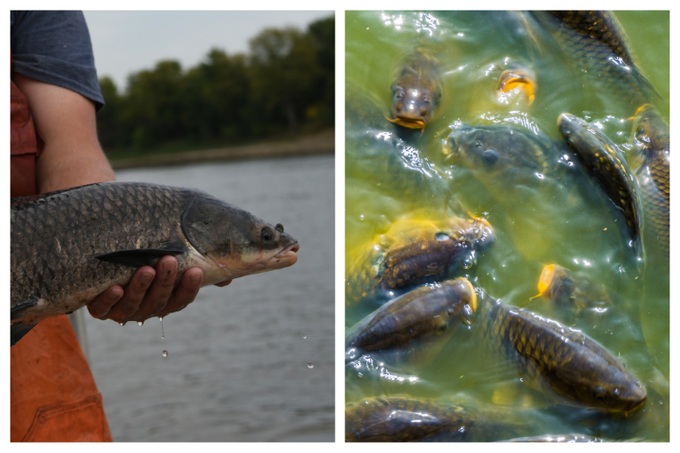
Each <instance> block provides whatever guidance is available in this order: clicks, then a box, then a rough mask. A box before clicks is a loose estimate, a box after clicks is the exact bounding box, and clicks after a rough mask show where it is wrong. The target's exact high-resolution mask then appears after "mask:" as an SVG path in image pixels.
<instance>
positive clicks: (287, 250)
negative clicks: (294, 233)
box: [274, 242, 300, 258]
mask: <svg viewBox="0 0 680 453" xmlns="http://www.w3.org/2000/svg"><path fill="white" fill-rule="evenodd" d="M299 250H300V244H299V243H298V242H294V243H292V244H290V245H288V246H286V247H284V248H283V249H282V250H281V251H280V252H279V253H277V254H276V255H274V256H275V257H277V258H280V257H282V256H287V255H291V254H297V252H298V251H299Z"/></svg>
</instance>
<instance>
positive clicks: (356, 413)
mask: <svg viewBox="0 0 680 453" xmlns="http://www.w3.org/2000/svg"><path fill="white" fill-rule="evenodd" d="M474 406H475V405H474V404H468V403H464V404H457V403H456V404H454V403H447V402H443V401H434V400H428V399H417V398H413V397H408V396H389V397H382V398H364V399H362V400H360V401H358V402H355V403H350V404H348V405H347V406H346V407H345V441H347V442H418V441H420V442H433V441H439V442H483V441H486V440H488V439H489V438H495V439H499V440H500V439H504V438H511V437H515V436H517V432H518V431H519V429H520V426H519V425H520V423H516V422H515V420H514V419H510V418H509V417H508V414H506V413H505V412H504V411H499V410H481V409H478V408H476V407H474Z"/></svg>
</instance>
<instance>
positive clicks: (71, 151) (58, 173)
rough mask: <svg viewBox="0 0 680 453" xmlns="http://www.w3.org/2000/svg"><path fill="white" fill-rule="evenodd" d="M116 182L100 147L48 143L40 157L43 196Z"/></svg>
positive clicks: (38, 166) (39, 183)
mask: <svg viewBox="0 0 680 453" xmlns="http://www.w3.org/2000/svg"><path fill="white" fill-rule="evenodd" d="M113 179H115V174H114V172H113V170H112V169H111V165H110V164H109V162H108V160H107V158H106V156H105V155H104V153H103V151H102V150H101V148H100V147H99V145H98V144H92V143H84V144H72V143H61V142H59V141H57V142H56V143H54V142H52V143H45V147H44V149H43V152H42V153H41V155H40V157H39V158H38V162H37V181H38V190H39V191H40V192H41V193H44V192H51V191H54V190H61V189H66V188H69V187H75V186H80V185H83V184H90V183H94V182H101V181H111V180H113Z"/></svg>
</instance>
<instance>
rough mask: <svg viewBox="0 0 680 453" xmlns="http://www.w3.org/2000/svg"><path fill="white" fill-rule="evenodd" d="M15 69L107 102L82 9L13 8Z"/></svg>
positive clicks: (12, 32) (12, 36)
mask: <svg viewBox="0 0 680 453" xmlns="http://www.w3.org/2000/svg"><path fill="white" fill-rule="evenodd" d="M10 27H11V36H10V40H11V47H12V71H14V72H17V73H19V74H22V75H25V76H26V77H30V78H32V79H36V80H40V81H41V82H45V83H49V84H52V85H57V86H60V87H62V88H67V89H69V90H72V91H75V92H76V93H79V94H81V95H83V96H85V97H86V98H88V99H90V100H91V101H93V102H94V103H95V105H96V107H97V109H99V108H101V107H102V105H104V97H103V96H102V92H101V88H100V87H99V80H98V78H97V70H96V68H95V66H94V55H93V54H92V43H91V41H90V32H89V30H88V29H87V24H86V23H85V17H84V16H83V13H82V12H80V11H11V12H10Z"/></svg>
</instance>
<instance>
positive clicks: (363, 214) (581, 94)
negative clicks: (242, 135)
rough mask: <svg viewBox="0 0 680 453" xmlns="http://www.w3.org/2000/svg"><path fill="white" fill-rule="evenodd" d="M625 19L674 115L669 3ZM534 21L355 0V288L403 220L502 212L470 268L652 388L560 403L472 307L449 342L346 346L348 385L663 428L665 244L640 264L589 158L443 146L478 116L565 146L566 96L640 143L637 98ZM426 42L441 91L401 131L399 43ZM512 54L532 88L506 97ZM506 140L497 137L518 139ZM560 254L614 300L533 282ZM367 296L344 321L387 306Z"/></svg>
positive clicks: (351, 399)
mask: <svg viewBox="0 0 680 453" xmlns="http://www.w3.org/2000/svg"><path fill="white" fill-rule="evenodd" d="M620 19H621V21H622V23H623V25H624V27H625V29H626V31H627V32H628V35H629V38H630V40H631V47H632V50H633V53H634V54H635V55H639V56H640V57H641V58H640V60H638V64H639V66H640V69H641V71H642V73H644V74H645V75H646V76H647V77H648V79H649V80H650V82H651V84H652V85H653V86H654V88H655V89H656V91H657V92H658V93H659V95H660V97H659V99H658V103H657V104H656V105H657V107H658V109H659V111H660V112H661V114H662V115H663V116H664V118H666V120H668V112H669V102H668V100H669V65H668V55H669V44H668V43H669V38H668V36H669V35H668V33H669V23H668V13H667V12H645V13H638V12H633V11H630V12H626V13H623V14H621V15H620ZM526 25H527V23H526V22H524V21H523V20H522V17H521V16H517V15H513V14H508V13H505V12H476V11H465V12H442V11H435V12H429V13H428V12H425V13H421V12H416V11H408V12H390V11H386V12H372V11H361V12H348V13H347V15H346V36H345V39H346V47H345V49H346V66H345V70H346V79H347V80H346V94H347V101H346V102H347V104H346V131H345V134H346V150H345V152H346V154H345V166H346V178H347V179H346V211H345V212H346V219H345V222H346V223H345V227H346V233H345V234H346V243H347V245H346V265H345V271H346V273H347V276H348V279H349V283H348V287H347V288H346V293H347V297H348V301H349V299H350V297H354V296H353V293H352V291H353V289H354V288H353V287H352V285H353V283H352V282H353V280H352V278H353V277H354V276H355V275H360V274H361V273H362V272H368V271H369V270H371V265H376V262H368V263H367V262H366V261H367V260H365V259H364V257H365V256H367V253H368V252H367V251H370V250H379V249H381V247H383V249H384V247H386V245H385V244H389V241H391V240H394V237H387V236H385V233H386V232H389V231H390V228H391V227H392V226H394V225H395V224H398V223H399V222H404V223H405V224H408V222H412V223H413V224H424V223H423V222H426V221H431V222H437V221H441V220H442V219H446V218H450V217H464V218H469V217H470V216H479V217H484V218H486V219H487V220H488V221H489V222H490V224H491V225H492V226H493V227H494V230H495V233H496V242H495V243H494V244H493V245H492V246H491V247H490V248H489V249H488V250H485V251H484V252H482V253H479V254H477V257H476V262H475V264H474V265H471V266H467V267H465V268H463V269H461V270H459V274H460V275H464V276H466V277H467V278H469V279H470V281H471V282H472V283H473V284H474V285H475V286H476V287H478V288H483V289H484V291H486V292H487V293H488V294H490V295H491V296H492V297H494V298H497V299H501V300H502V301H503V302H504V303H508V304H512V305H515V306H521V307H524V308H526V309H527V310H530V311H533V312H536V313H539V314H540V315H542V316H544V317H546V318H549V319H554V320H557V321H560V322H562V323H563V324H566V325H568V326H570V327H572V328H575V329H578V330H581V331H583V332H584V333H586V334H587V335H589V336H590V337H591V338H594V339H595V340H596V341H598V342H600V343H601V344H602V345H604V346H605V348H607V349H608V350H609V351H611V353H612V354H613V355H615V356H616V357H618V358H619V359H621V360H622V361H623V362H624V363H625V364H626V366H627V368H628V369H629V370H630V371H631V372H632V373H633V374H634V375H635V376H637V377H638V379H640V381H641V382H642V383H643V384H644V385H645V387H646V389H647V394H648V398H647V401H646V403H645V405H644V406H643V407H642V409H641V410H639V411H638V412H637V413H635V414H634V415H633V416H631V417H623V416H616V415H609V414H601V413H598V412H597V411H593V410H588V409H582V408H578V407H573V406H570V405H564V404H560V403H563V402H560V401H559V400H557V402H556V399H555V398H553V397H552V396H550V394H549V393H548V394H546V393H545V392H540V391H536V389H535V388H533V387H532V386H530V385H527V382H525V380H526V379H525V378H526V376H524V377H522V376H520V375H518V373H517V370H516V368H515V367H514V365H515V364H513V363H510V361H509V360H508V359H507V357H503V356H502V355H499V354H497V353H495V352H491V351H490V350H489V348H488V345H487V344H485V343H487V342H489V339H488V338H482V337H481V336H480V329H481V328H480V327H478V325H476V324H475V322H473V323H472V325H470V326H467V327H465V328H459V329H458V330H457V331H455V332H454V333H452V334H450V335H451V338H450V340H449V341H448V342H447V343H446V344H445V345H444V346H441V345H440V344H437V347H441V350H439V349H435V348H429V346H428V345H427V344H424V345H421V349H420V350H418V353H416V352H414V353H413V354H411V356H409V357H408V358H407V359H404V360H400V359H393V357H392V356H390V355H380V354H379V353H375V354H373V357H370V358H371V359H372V360H373V362H371V361H369V360H367V359H366V360H364V362H349V366H346V401H347V403H356V402H359V401H364V400H365V399H368V398H375V397H389V396H396V395H400V396H408V397H411V398H414V399H417V400H426V401H437V402H441V403H449V404H462V405H463V406H465V407H472V408H476V409H472V410H471V414H470V416H471V417H475V416H476V415H475V413H476V412H475V410H477V411H478V412H477V413H485V414H486V415H485V416H484V417H483V419H482V420H480V423H479V425H480V426H481V425H482V424H484V422H485V421H490V420H491V419H493V418H494V417H496V418H499V417H500V418H505V421H509V420H512V421H516V422H519V423H520V424H522V426H523V428H522V429H520V430H518V431H517V435H518V436H536V435H544V434H566V433H580V434H584V435H588V436H594V437H598V438H603V439H605V440H634V439H635V440H646V441H667V440H668V439H669V435H670V427H669V426H670V425H669V420H670V418H669V403H670V398H669V368H670V367H669V360H670V358H669V347H668V344H669V322H670V321H669V270H668V269H669V268H668V258H667V257H665V255H664V253H663V252H662V251H661V250H660V249H659V247H658V245H656V244H654V243H652V242H648V241H647V239H645V243H646V260H647V261H646V265H647V270H641V269H640V268H637V267H636V264H634V258H633V260H631V255H630V253H629V250H627V248H626V245H625V244H626V241H625V239H622V236H621V233H622V228H621V225H622V222H623V219H622V217H621V215H620V213H618V212H617V211H616V209H614V208H613V206H612V204H611V202H610V201H609V200H608V199H607V197H606V196H604V195H603V194H602V192H601V190H600V189H599V188H598V187H597V186H595V185H592V182H591V181H590V180H589V179H587V178H586V177H585V176H584V175H582V174H581V175H571V176H570V177H569V178H563V177H562V176H560V175H559V174H558V173H557V172H556V170H557V168H556V167H555V166H552V167H547V168H544V169H541V170H536V171H533V170H532V169H531V166H530V165H533V164H527V166H526V167H523V165H524V164H525V163H526V162H527V161H528V160H530V159H532V157H531V155H528V154H525V155H524V156H518V157H516V158H515V159H516V161H515V162H516V165H512V166H511V168H512V170H511V171H508V172H506V173H498V174H492V173H485V171H486V168H487V167H483V166H482V165H479V166H476V167H475V166H470V165H466V164H464V163H461V162H459V161H455V160H454V159H451V158H447V157H446V155H445V153H444V152H443V151H444V150H445V148H446V146H447V138H448V137H449V134H451V133H452V132H455V131H457V130H459V129H461V128H462V127H463V125H473V126H475V127H481V128H489V127H496V128H500V127H501V126H502V127H505V128H507V129H506V130H507V131H511V132H506V133H509V134H516V135H522V134H524V135H527V136H531V137H534V138H538V137H540V140H541V141H542V143H543V144H544V145H541V149H553V148H552V147H553V146H554V147H555V148H554V149H555V150H556V151H555V152H557V153H559V152H561V151H559V150H562V149H563V148H559V146H560V145H559V143H560V142H561V140H562V138H561V136H560V133H559V131H558V129H557V126H556V120H557V117H558V115H559V114H560V113H562V112H570V113H572V114H576V115H578V116H582V117H584V116H585V117H587V118H588V120H589V121H590V122H591V123H594V124H597V125H598V126H599V127H601V128H602V129H603V130H604V131H605V132H606V133H607V134H608V135H609V136H610V138H611V139H612V140H613V141H614V142H616V143H617V144H618V145H619V146H620V147H621V149H622V151H623V153H624V154H625V155H626V158H630V157H631V155H632V154H633V153H632V151H631V148H632V146H631V145H630V143H631V136H632V133H631V125H630V121H629V120H628V117H629V116H630V115H632V113H633V112H632V111H630V110H626V108H627V107H626V105H625V103H624V102H623V97H624V96H615V95H612V94H611V93H610V92H608V91H607V88H611V86H610V87H607V86H605V85H606V84H603V85H596V84H595V83H592V84H587V83H582V80H584V78H585V77H586V76H584V75H583V74H580V73H579V70H578V69H576V68H575V65H574V62H573V61H570V60H569V59H568V58H567V57H566V56H565V55H562V54H560V53H559V52H557V51H555V47H551V44H550V42H551V38H550V37H549V36H548V35H547V34H546V33H545V31H544V30H543V29H541V28H540V27H538V28H533V29H532V30H531V32H528V31H527V30H528V29H527V28H526ZM418 46H419V47H421V48H425V49H430V50H429V52H432V53H433V54H435V55H437V57H438V58H439V60H440V61H441V63H442V67H443V68H442V74H443V82H442V84H443V86H444V90H443V92H444V95H443V99H442V102H441V105H440V107H439V109H438V111H437V113H436V115H435V117H434V118H433V120H432V121H431V122H430V123H428V124H427V126H426V127H425V130H424V131H423V132H422V133H416V134H406V133H397V132H396V129H395V128H394V127H393V126H392V125H391V124H389V123H388V122H387V121H385V119H384V115H388V114H389V102H390V96H391V93H390V84H391V82H392V79H393V77H394V74H395V68H396V67H398V65H399V61H400V59H401V58H402V57H403V56H404V54H405V53H406V52H408V51H410V50H412V49H413V48H414V47H418ZM367 56H370V57H367ZM514 63H518V64H520V65H525V66H528V67H531V68H533V69H534V70H535V71H536V77H537V80H538V90H537V92H536V100H535V102H534V103H533V104H530V103H528V102H527V100H526V99H523V98H522V97H521V96H518V97H515V98H512V97H511V98H509V100H507V102H501V101H499V100H498V98H497V96H496V86H497V81H498V78H499V75H500V73H501V71H502V70H503V69H505V68H508V67H509V65H510V64H514ZM610 85H612V86H613V84H611V83H610ZM597 87H599V88H597ZM623 94H625V93H623ZM495 130H500V129H495ZM508 143H509V142H508ZM509 147H510V145H508V146H505V147H501V146H499V147H498V150H499V151H500V152H507V153H510V152H512V151H513V149H509ZM482 149H490V148H482ZM551 152H553V151H551ZM555 155H559V154H555ZM631 160H632V159H631ZM631 166H632V164H631ZM489 168H490V166H489ZM404 219H407V220H404ZM419 222H420V223H419ZM395 237H396V236H395ZM549 263H557V264H559V265H562V266H565V267H568V268H570V269H571V270H572V271H577V272H581V273H582V274H584V275H587V276H588V277H589V278H590V279H592V280H594V281H595V282H597V284H600V285H602V287H604V288H606V291H607V293H608V295H609V297H611V301H612V305H609V306H608V307H607V308H605V309H603V308H602V307H589V308H586V309H585V310H583V311H581V312H580V313H576V312H575V311H573V310H564V309H560V308H557V307H555V306H553V305H551V304H550V303H549V302H548V301H547V300H546V299H545V298H541V297H539V298H536V297H534V296H536V294H537V282H538V278H539V275H540V272H541V269H542V267H543V265H546V264H549ZM350 294H352V296H350ZM364 302H366V303H364ZM371 302H375V301H374V300H373V301H372V300H370V297H368V298H367V299H366V300H364V301H363V302H362V303H356V304H349V302H348V304H349V305H348V306H347V308H346V328H347V329H349V328H351V327H352V326H353V325H354V323H356V322H357V321H359V320H360V319H362V318H363V317H364V316H366V315H368V314H369V313H370V312H371V311H372V310H373V309H375V307H376V304H375V303H371ZM477 324H479V323H477ZM491 341H493V338H492V339H491ZM414 356H415V358H414ZM476 429H477V427H473V429H472V431H474V430H476ZM503 436H506V434H500V433H499V432H498V431H494V430H490V431H488V432H486V433H483V434H481V435H480V436H478V437H476V438H475V439H476V440H489V441H491V440H504V439H507V437H503Z"/></svg>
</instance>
